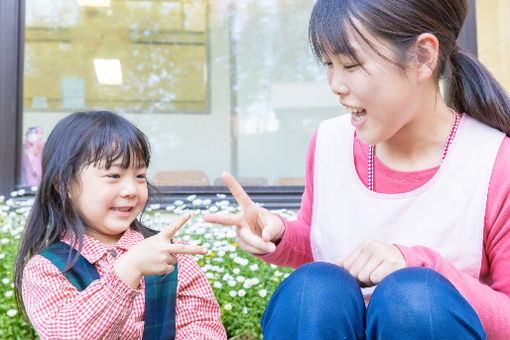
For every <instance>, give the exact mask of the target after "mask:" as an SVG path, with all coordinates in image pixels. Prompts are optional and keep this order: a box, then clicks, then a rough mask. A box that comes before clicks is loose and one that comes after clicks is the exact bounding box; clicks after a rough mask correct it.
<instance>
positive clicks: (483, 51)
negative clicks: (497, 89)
mask: <svg viewBox="0 0 510 340" xmlns="http://www.w3.org/2000/svg"><path fill="white" fill-rule="evenodd" d="M509 15H510V1H507V0H484V1H477V2H476V29H477V38H478V39H477V41H478V58H479V59H480V61H481V62H482V63H483V64H484V65H485V66H487V68H488V69H489V70H490V71H491V72H492V74H493V75H494V76H495V77H496V79H497V80H498V81H499V82H500V83H501V84H502V85H503V87H504V88H505V90H506V91H507V92H509V93H510V64H509V63H508V61H509V60H510V21H508V16H509Z"/></svg>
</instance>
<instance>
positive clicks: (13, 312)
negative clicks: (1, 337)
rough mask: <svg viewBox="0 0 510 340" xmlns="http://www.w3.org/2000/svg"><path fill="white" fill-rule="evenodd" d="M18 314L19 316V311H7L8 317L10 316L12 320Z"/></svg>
mask: <svg viewBox="0 0 510 340" xmlns="http://www.w3.org/2000/svg"><path fill="white" fill-rule="evenodd" d="M16 314H18V311H17V310H15V309H9V310H8V311H7V316H9V317H11V318H12V317H13V316H15V315H16Z"/></svg>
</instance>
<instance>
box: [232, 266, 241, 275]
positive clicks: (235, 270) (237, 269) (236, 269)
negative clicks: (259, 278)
mask: <svg viewBox="0 0 510 340" xmlns="http://www.w3.org/2000/svg"><path fill="white" fill-rule="evenodd" d="M232 272H233V273H234V274H236V275H237V274H239V273H240V272H241V269H239V268H234V269H233V270H232Z"/></svg>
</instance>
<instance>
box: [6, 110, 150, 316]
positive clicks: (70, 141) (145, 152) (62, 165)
mask: <svg viewBox="0 0 510 340" xmlns="http://www.w3.org/2000/svg"><path fill="white" fill-rule="evenodd" d="M118 159H122V164H121V166H122V167H123V168H125V169H127V168H129V167H131V166H135V167H141V166H143V167H148V166H149V163H150V146H149V142H148V140H147V138H146V137H145V135H144V134H143V133H142V131H140V130H139V129H138V128H137V127H135V126H134V125H133V124H132V123H130V122H129V121H128V120H127V119H125V118H123V117H121V116H119V115H117V114H115V113H112V112H109V111H89V112H76V113H73V114H71V115H69V116H67V117H66V118H64V119H62V120H61V121H59V122H58V124H57V125H56V126H55V128H54V129H53V131H52V132H51V133H50V135H49V136H48V140H47V141H46V144H45V146H44V150H43V154H42V179H41V184H40V186H39V190H38V191H37V195H36V198H35V202H34V205H33V206H32V209H31V211H30V214H29V216H28V220H27V223H26V225H25V229H24V232H23V237H22V239H21V244H20V247H19V249H18V253H17V255H16V260H15V270H14V285H15V296H16V303H17V306H18V309H19V310H20V312H21V314H22V315H23V316H24V317H25V316H26V315H25V313H24V312H25V310H24V305H23V301H22V297H21V281H22V278H23V269H24V267H25V265H26V263H27V262H28V260H29V259H30V258H31V257H32V256H34V255H37V254H39V253H40V252H41V251H42V250H43V249H44V248H46V247H47V246H48V245H50V244H52V243H55V242H57V241H59V240H60V239H61V238H62V237H63V236H64V235H68V236H70V237H71V238H72V239H74V244H73V246H74V247H75V248H76V249H77V250H78V253H77V255H76V256H75V257H74V258H71V254H69V259H68V263H67V269H70V268H71V267H72V266H73V265H74V263H75V262H76V261H77V260H78V256H79V254H80V253H81V249H82V246H83V234H84V230H85V223H84V221H83V219H82V218H81V217H80V215H79V214H78V212H77V211H76V209H75V208H74V205H73V202H72V201H71V199H70V198H69V195H68V193H69V192H70V190H71V186H72V185H73V183H76V181H78V180H79V179H78V176H79V174H80V172H81V170H82V169H84V168H85V167H87V166H89V165H94V166H95V165H101V166H102V165H104V166H105V167H106V169H109V168H110V166H111V165H112V164H113V162H114V161H116V160H118ZM147 186H148V189H149V197H150V196H151V192H152V191H153V188H152V186H151V185H150V184H149V183H147ZM144 210H145V209H144ZM130 227H131V228H132V229H134V230H137V231H139V232H141V233H142V234H144V236H148V235H150V229H148V228H147V227H145V226H143V225H142V223H141V222H140V221H139V220H138V219H135V220H134V221H133V222H132V223H131V225H130Z"/></svg>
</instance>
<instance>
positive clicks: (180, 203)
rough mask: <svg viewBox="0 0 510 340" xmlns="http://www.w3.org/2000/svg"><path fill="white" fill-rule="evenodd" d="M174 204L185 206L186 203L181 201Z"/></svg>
mask: <svg viewBox="0 0 510 340" xmlns="http://www.w3.org/2000/svg"><path fill="white" fill-rule="evenodd" d="M174 203H175V205H183V204H184V202H183V201H181V200H177V201H175V202H174Z"/></svg>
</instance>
